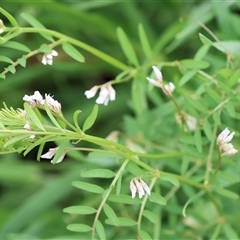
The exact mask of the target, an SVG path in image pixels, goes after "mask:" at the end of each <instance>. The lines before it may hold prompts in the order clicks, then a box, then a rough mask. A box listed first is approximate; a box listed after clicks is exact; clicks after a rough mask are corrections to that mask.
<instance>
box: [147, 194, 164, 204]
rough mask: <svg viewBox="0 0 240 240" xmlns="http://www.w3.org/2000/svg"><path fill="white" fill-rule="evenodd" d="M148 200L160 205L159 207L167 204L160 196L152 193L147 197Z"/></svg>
mask: <svg viewBox="0 0 240 240" xmlns="http://www.w3.org/2000/svg"><path fill="white" fill-rule="evenodd" d="M149 200H150V201H152V202H155V203H157V204H160V205H166V204H167V201H166V199H165V198H164V197H162V196H161V195H159V194H157V193H154V192H152V193H151V195H150V196H149Z"/></svg>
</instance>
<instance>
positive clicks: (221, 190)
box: [214, 187, 239, 200]
mask: <svg viewBox="0 0 240 240" xmlns="http://www.w3.org/2000/svg"><path fill="white" fill-rule="evenodd" d="M214 191H215V192H216V193H218V194H219V195H222V196H224V197H227V198H231V199H235V200H237V199H239V195H238V194H236V193H235V192H232V191H230V190H227V189H225V188H221V187H214Z"/></svg>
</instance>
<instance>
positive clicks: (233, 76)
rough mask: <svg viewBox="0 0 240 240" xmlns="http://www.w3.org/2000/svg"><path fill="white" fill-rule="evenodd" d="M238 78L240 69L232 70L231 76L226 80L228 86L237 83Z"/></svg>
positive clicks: (239, 77)
mask: <svg viewBox="0 0 240 240" xmlns="http://www.w3.org/2000/svg"><path fill="white" fill-rule="evenodd" d="M238 79H240V69H237V70H236V71H234V72H233V73H232V74H231V76H230V77H229V79H228V81H227V85H228V86H229V87H232V86H234V85H235V84H237V82H238Z"/></svg>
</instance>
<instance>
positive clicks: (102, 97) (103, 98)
mask: <svg viewBox="0 0 240 240" xmlns="http://www.w3.org/2000/svg"><path fill="white" fill-rule="evenodd" d="M108 101H109V93H108V90H107V88H106V87H105V86H103V87H101V91H100V93H99V96H98V98H97V100H96V103H97V104H104V105H107V104H108Z"/></svg>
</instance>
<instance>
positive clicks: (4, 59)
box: [0, 56, 13, 63]
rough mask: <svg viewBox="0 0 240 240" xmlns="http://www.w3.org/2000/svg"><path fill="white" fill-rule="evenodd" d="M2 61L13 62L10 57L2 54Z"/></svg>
mask: <svg viewBox="0 0 240 240" xmlns="http://www.w3.org/2000/svg"><path fill="white" fill-rule="evenodd" d="M0 62H6V63H13V61H12V60H11V59H10V58H8V57H4V56H0Z"/></svg>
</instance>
